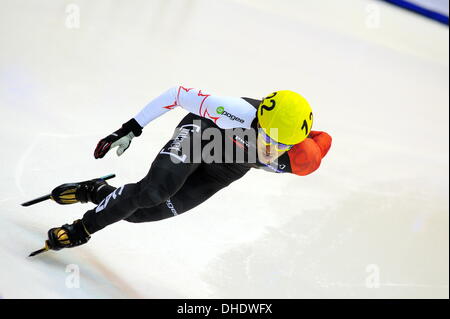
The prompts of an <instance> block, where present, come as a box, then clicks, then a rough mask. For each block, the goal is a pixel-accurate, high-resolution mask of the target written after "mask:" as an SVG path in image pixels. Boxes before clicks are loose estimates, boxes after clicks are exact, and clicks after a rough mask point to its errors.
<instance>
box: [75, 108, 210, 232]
mask: <svg viewBox="0 0 450 319" xmlns="http://www.w3.org/2000/svg"><path fill="white" fill-rule="evenodd" d="M189 120H190V121H191V122H190V123H192V118H189V117H186V118H185V119H184V120H183V121H182V122H181V123H180V125H181V126H182V125H185V124H188V123H189ZM199 124H200V125H202V124H201V123H199ZM177 131H178V132H180V129H178V130H177ZM181 132H182V133H179V134H182V138H180V135H175V137H174V139H172V140H171V141H169V142H168V143H167V144H166V145H165V147H164V148H163V150H162V151H161V152H160V153H159V154H158V156H157V157H156V158H155V160H154V162H153V164H152V166H151V168H150V171H149V173H148V174H147V176H146V177H145V178H143V179H142V180H141V181H140V182H138V183H131V184H126V185H124V186H122V187H119V188H117V189H115V190H114V191H113V192H112V193H110V194H109V195H107V196H106V198H104V199H103V200H102V202H101V203H100V204H99V205H98V206H97V207H96V208H95V209H93V210H90V211H88V212H87V213H86V214H85V215H84V216H83V219H82V220H83V223H84V224H85V226H86V229H87V231H88V232H89V233H90V234H92V233H94V232H96V231H98V230H100V229H102V228H104V227H106V226H107V225H110V224H112V223H115V222H117V221H119V220H122V219H125V218H127V217H129V216H130V215H131V214H133V213H134V212H135V211H136V210H137V209H139V208H151V207H154V206H158V205H160V204H162V203H164V202H166V201H167V200H168V199H169V198H170V197H172V196H173V195H174V194H175V193H177V191H178V190H179V189H180V188H181V187H182V186H183V184H184V183H185V181H186V179H187V178H188V177H189V176H190V175H191V174H192V173H193V172H194V171H195V170H196V169H197V168H198V167H199V165H200V160H199V159H198V158H195V156H201V154H194V153H193V152H192V141H193V140H194V139H198V140H201V139H200V138H199V137H194V135H195V134H201V128H199V130H194V129H192V125H190V126H189V129H183V128H182V129H181ZM175 143H176V147H177V149H178V151H179V152H178V153H177V156H178V158H185V157H184V155H187V158H186V160H185V161H176V160H174V159H173V158H172V155H171V154H172V153H170V152H163V151H164V150H169V149H170V148H173V147H174V144H175ZM110 189H112V188H110Z"/></svg>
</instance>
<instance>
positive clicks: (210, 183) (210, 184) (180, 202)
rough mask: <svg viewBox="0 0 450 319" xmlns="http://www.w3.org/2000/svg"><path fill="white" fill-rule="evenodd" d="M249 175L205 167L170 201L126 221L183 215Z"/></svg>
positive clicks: (227, 166)
mask: <svg viewBox="0 0 450 319" xmlns="http://www.w3.org/2000/svg"><path fill="white" fill-rule="evenodd" d="M247 172H248V168H247V169H245V168H242V167H239V166H236V165H233V164H202V165H201V166H200V167H199V168H198V169H197V170H196V171H195V172H194V173H192V174H191V175H190V176H189V177H188V179H187V180H186V182H185V183H184V184H183V187H182V188H181V189H180V190H179V191H178V192H177V193H176V194H175V195H173V196H172V197H171V198H170V199H168V200H167V201H165V202H164V203H161V204H160V205H158V206H155V207H151V208H140V209H138V210H136V211H135V212H134V213H133V214H132V215H131V216H129V217H128V218H126V219H125V220H126V221H129V222H132V223H143V222H151V221H157V220H162V219H166V218H169V217H173V216H177V215H180V214H182V213H185V212H187V211H188V210H190V209H192V208H194V207H196V206H198V205H199V204H201V203H203V202H204V201H206V200H207V199H208V198H210V197H211V196H213V195H214V194H215V193H216V192H218V191H219V190H221V189H222V188H224V187H226V186H228V185H230V184H231V183H232V182H234V181H235V180H237V179H239V178H241V177H242V176H244V175H245V174H246V173H247Z"/></svg>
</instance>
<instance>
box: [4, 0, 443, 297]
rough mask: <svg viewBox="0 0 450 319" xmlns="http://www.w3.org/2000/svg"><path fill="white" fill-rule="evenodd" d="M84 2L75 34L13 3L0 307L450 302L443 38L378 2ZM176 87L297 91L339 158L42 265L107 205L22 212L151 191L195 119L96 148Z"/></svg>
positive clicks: (263, 180)
mask: <svg viewBox="0 0 450 319" xmlns="http://www.w3.org/2000/svg"><path fill="white" fill-rule="evenodd" d="M72 3H73V4H74V5H75V6H76V7H75V10H76V8H78V9H79V10H80V11H79V14H80V20H79V22H80V24H79V28H70V27H68V26H74V24H71V23H73V21H72V20H70V19H69V18H68V16H69V15H71V14H73V12H74V11H73V10H74V7H73V6H72V7H70V6H69V7H68V4H69V2H67V1H62V2H58V1H51V0H45V1H44V0H43V1H39V2H37V1H25V0H1V1H0V111H1V117H0V121H1V122H0V123H1V134H0V145H1V146H2V148H1V156H0V164H1V181H2V183H1V186H0V187H1V188H0V191H1V192H0V193H1V198H0V212H1V218H0V296H1V297H3V298H37V297H41V298H87V297H89V298H91V297H92V298H110V297H111V298H134V297H137V298H163V297H172V298H209V297H223V298H228V297H239V298H240V297H246V298H258V297H267V298H269V297H274V298H283V297H286V298H304V297H309V298H316V297H321V298H333V297H334V298H353V297H361V298H381V297H385V298H391V297H395V298H414V297H425V298H429V297H438V298H448V296H449V294H448V291H449V290H448V282H449V278H448V274H449V263H448V262H449V258H448V257H449V256H448V252H449V245H448V244H449V229H448V226H449V220H448V213H449V200H448V173H449V172H448V163H449V162H448V154H449V152H448V151H449V150H448V128H449V126H448V110H449V100H448V94H449V91H448V85H449V80H448V79H449V63H448V44H449V43H448V28H447V27H445V26H443V25H440V24H438V23H435V22H433V21H429V20H427V19H425V18H422V17H420V16H417V15H414V14H411V13H408V12H405V11H403V10H400V9H398V8H396V7H393V6H391V5H387V4H384V3H382V2H378V1H363V0H346V1H344V0H341V1H331V0H322V1H313V0H310V1H298V0H295V1H294V0H289V1H288V0H284V1H267V0H241V1H231V0H223V1H218V0H216V1H209V0H208V1H207V0H191V1H188V0H176V1H168V0H160V1H145V0H135V1H107V0H98V1H87V0H76V1H72ZM66 10H67V12H66ZM68 19H69V20H68ZM75 26H76V25H75ZM178 84H184V85H187V86H191V87H197V88H201V89H203V90H205V91H209V92H211V93H216V94H223V95H233V96H249V97H255V98H260V97H262V96H265V95H266V94H268V93H270V92H272V91H273V90H278V89H291V90H294V91H298V92H300V93H302V94H303V95H305V96H306V97H307V98H308V99H309V100H310V102H311V104H312V106H313V108H314V112H315V124H314V125H315V127H314V128H315V129H316V130H325V131H327V132H329V133H330V134H331V135H332V136H333V138H334V141H333V142H334V143H333V146H332V149H331V150H330V152H329V155H328V156H327V157H326V158H325V159H324V161H323V163H322V166H321V168H320V169H319V170H318V171H317V172H315V173H314V174H312V175H310V176H306V177H298V176H294V175H276V174H270V173H267V172H260V171H252V172H251V173H249V174H248V175H247V176H246V177H245V178H243V179H241V180H239V181H237V182H235V183H234V184H232V185H231V186H230V187H229V188H227V189H225V190H223V191H221V192H219V193H218V194H216V195H215V196H214V197H212V198H211V199H210V200H209V201H207V202H205V203H204V204H202V205H201V206H199V207H198V208H196V209H194V210H193V211H191V212H189V213H186V214H184V215H182V216H179V217H176V218H172V219H169V220H165V221H161V222H156V223H146V224H129V223H126V222H119V223H117V224H114V225H112V226H110V227H108V228H106V229H104V230H102V231H101V232H99V233H97V234H95V235H94V236H93V238H92V240H91V241H90V242H89V244H87V245H85V246H82V247H79V248H76V249H71V250H65V251H61V252H58V253H54V252H49V253H46V254H43V255H40V256H38V257H35V258H34V259H32V258H27V255H28V254H29V253H30V252H31V251H33V250H35V249H38V248H40V247H41V245H42V243H43V241H44V239H45V237H46V232H47V230H48V229H49V228H50V227H54V226H58V225H61V224H64V223H66V222H71V221H73V220H74V219H76V218H79V217H80V216H81V215H82V214H83V213H84V212H85V211H86V210H87V207H89V208H90V207H92V206H89V205H84V206H81V205H72V206H66V207H62V206H57V205H55V204H54V203H51V202H45V203H41V204H37V205H35V206H32V207H29V208H23V207H21V206H20V203H21V202H23V201H26V200H29V199H31V198H34V197H36V196H39V195H43V194H44V193H46V192H47V191H48V190H51V189H52V188H53V187H54V186H56V185H58V184H61V183H64V182H71V181H77V180H83V179H86V178H91V177H95V176H100V175H104V174H108V173H116V174H117V178H116V179H115V180H113V181H112V183H113V184H114V185H120V184H123V183H127V182H132V181H137V180H139V179H140V178H141V177H142V176H144V175H145V174H146V172H147V170H148V168H149V166H150V164H151V162H152V159H153V158H154V156H155V154H157V152H158V151H159V149H160V147H161V146H162V145H163V144H164V143H165V142H166V141H167V140H168V138H169V137H170V136H171V134H172V130H173V127H174V125H175V124H176V123H178V121H179V120H180V119H181V118H182V117H183V115H184V112H183V111H182V110H173V111H171V112H169V113H168V114H166V115H165V116H163V117H161V118H159V119H157V120H155V121H154V122H152V123H151V124H150V125H149V126H148V127H146V128H145V130H144V134H143V135H142V136H141V137H139V138H137V139H134V140H133V143H132V145H131V147H130V149H129V150H127V152H126V153H125V154H124V155H123V156H122V157H120V158H118V157H116V156H115V154H108V155H107V156H106V158H104V159H102V160H94V158H93V155H92V154H93V150H94V147H95V145H96V143H97V141H98V140H99V139H100V138H102V137H104V136H105V135H107V134H109V133H110V132H111V131H112V130H114V129H116V128H118V127H119V126H120V125H121V124H122V123H123V122H125V121H127V120H128V119H129V118H131V117H132V116H134V115H135V114H136V113H137V112H138V111H139V110H140V109H141V107H143V106H144V105H145V104H146V103H147V102H148V101H149V100H150V99H151V98H153V97H155V96H157V95H158V94H160V93H161V92H163V91H164V90H166V89H167V88H169V87H171V86H173V85H178ZM74 267H75V268H74ZM76 267H78V270H79V274H80V281H79V283H80V287H79V288H71V287H72V286H71V283H73V282H72V281H71V279H72V278H73V275H74V274H75V273H74V272H73V271H72V270H73V269H76ZM377 277H378V278H379V280H378V283H379V286H378V288H376V287H377V280H376V279H377ZM371 287H372V288H371ZM374 287H375V288H374Z"/></svg>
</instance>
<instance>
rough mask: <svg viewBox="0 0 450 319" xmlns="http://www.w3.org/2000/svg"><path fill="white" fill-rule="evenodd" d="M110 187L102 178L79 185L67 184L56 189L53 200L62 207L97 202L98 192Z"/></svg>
mask: <svg viewBox="0 0 450 319" xmlns="http://www.w3.org/2000/svg"><path fill="white" fill-rule="evenodd" d="M105 185H108V184H107V183H106V181H105V180H103V179H101V178H96V179H91V180H89V181H84V182H79V183H66V184H62V185H59V186H58V187H56V188H54V189H53V191H52V194H51V198H52V199H53V200H54V201H55V202H57V203H58V204H61V205H67V204H75V203H78V202H80V203H87V202H91V203H94V204H98V203H97V202H96V194H97V191H98V190H99V189H100V188H102V187H104V186H105Z"/></svg>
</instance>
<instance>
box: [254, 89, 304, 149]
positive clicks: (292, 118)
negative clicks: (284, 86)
mask: <svg viewBox="0 0 450 319" xmlns="http://www.w3.org/2000/svg"><path fill="white" fill-rule="evenodd" d="M257 116H258V122H259V125H260V126H261V128H262V129H263V131H264V133H266V134H267V135H268V136H270V137H271V138H272V139H273V140H275V141H277V142H278V143H282V144H287V145H294V144H298V143H300V142H302V141H303V140H304V139H305V138H306V137H307V136H308V134H309V132H311V127H312V124H313V114H312V109H311V107H310V106H309V103H308V101H306V99H305V98H304V97H303V96H301V95H300V94H298V93H295V92H292V91H287V90H285V91H277V92H273V93H272V94H270V95H269V96H267V97H266V98H264V99H263V100H262V102H261V104H260V105H259V107H258V114H257ZM271 132H275V134H273V133H272V135H271ZM275 135H276V136H275Z"/></svg>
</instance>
